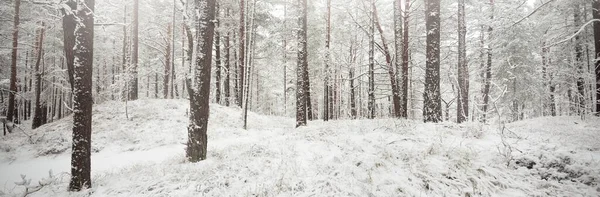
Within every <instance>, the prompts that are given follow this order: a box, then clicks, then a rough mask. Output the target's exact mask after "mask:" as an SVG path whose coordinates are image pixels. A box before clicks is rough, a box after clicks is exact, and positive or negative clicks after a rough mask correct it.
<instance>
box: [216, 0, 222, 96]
mask: <svg viewBox="0 0 600 197" xmlns="http://www.w3.org/2000/svg"><path fill="white" fill-rule="evenodd" d="M215 18H216V29H217V30H215V68H216V69H217V70H216V73H215V83H216V84H215V89H216V92H215V100H216V102H217V103H219V104H220V103H221V34H220V33H219V25H220V23H219V4H218V3H217V8H216V11H215Z"/></svg>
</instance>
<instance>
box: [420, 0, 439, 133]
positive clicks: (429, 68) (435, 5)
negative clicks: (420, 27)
mask: <svg viewBox="0 0 600 197" xmlns="http://www.w3.org/2000/svg"><path fill="white" fill-rule="evenodd" d="M439 13H440V0H426V1H425V16H426V21H425V26H426V29H427V30H426V32H428V33H427V62H426V69H425V90H424V93H423V100H424V101H423V119H424V121H425V122H440V121H442V106H441V105H442V103H441V96H440V14H439Z"/></svg>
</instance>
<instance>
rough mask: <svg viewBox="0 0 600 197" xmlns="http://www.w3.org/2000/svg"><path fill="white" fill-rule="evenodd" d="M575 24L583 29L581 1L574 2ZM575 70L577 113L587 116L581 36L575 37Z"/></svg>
mask: <svg viewBox="0 0 600 197" xmlns="http://www.w3.org/2000/svg"><path fill="white" fill-rule="evenodd" d="M573 23H574V25H575V28H579V27H581V10H580V6H579V1H575V2H573ZM574 63H575V69H576V73H577V82H576V87H577V93H578V94H577V99H576V100H577V101H578V102H577V113H578V115H579V116H583V115H584V114H585V79H584V78H583V72H584V71H583V47H582V46H581V36H580V35H579V34H577V35H576V36H575V62H574Z"/></svg>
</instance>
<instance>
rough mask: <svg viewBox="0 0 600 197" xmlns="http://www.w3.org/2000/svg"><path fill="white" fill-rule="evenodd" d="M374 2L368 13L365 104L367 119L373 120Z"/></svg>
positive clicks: (372, 0) (372, 1)
mask: <svg viewBox="0 0 600 197" xmlns="http://www.w3.org/2000/svg"><path fill="white" fill-rule="evenodd" d="M374 2H375V0H371V10H370V11H369V17H370V18H371V19H370V22H369V92H368V95H369V100H368V103H367V110H368V114H367V118H369V119H373V118H375V12H374V10H375V3H374Z"/></svg>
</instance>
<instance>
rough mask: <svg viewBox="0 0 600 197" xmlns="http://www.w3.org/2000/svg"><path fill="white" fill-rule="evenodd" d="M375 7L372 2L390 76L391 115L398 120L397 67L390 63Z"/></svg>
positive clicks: (388, 51)
mask: <svg viewBox="0 0 600 197" xmlns="http://www.w3.org/2000/svg"><path fill="white" fill-rule="evenodd" d="M377 15H378V13H377V7H376V6H375V2H373V18H374V19H373V20H374V22H375V24H374V25H375V26H376V27H377V30H378V31H379V35H380V37H381V45H382V46H381V48H383V52H384V55H385V62H386V64H387V67H388V74H389V75H390V85H391V86H392V103H393V106H394V110H393V114H394V117H396V118H400V117H401V113H400V112H401V110H402V109H401V104H400V102H401V99H400V89H398V83H397V82H398V77H397V73H396V68H397V67H398V66H394V64H395V63H394V62H392V54H391V52H390V50H389V48H388V45H387V42H386V40H385V36H384V32H383V28H381V24H380V23H379V17H378V16H377ZM395 32H402V30H397V29H396V30H395ZM397 48H402V47H401V46H398V47H397ZM398 56H399V55H398V53H396V57H398Z"/></svg>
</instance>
